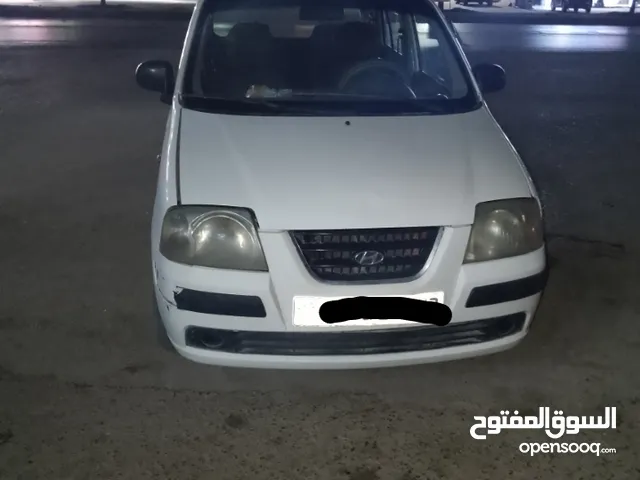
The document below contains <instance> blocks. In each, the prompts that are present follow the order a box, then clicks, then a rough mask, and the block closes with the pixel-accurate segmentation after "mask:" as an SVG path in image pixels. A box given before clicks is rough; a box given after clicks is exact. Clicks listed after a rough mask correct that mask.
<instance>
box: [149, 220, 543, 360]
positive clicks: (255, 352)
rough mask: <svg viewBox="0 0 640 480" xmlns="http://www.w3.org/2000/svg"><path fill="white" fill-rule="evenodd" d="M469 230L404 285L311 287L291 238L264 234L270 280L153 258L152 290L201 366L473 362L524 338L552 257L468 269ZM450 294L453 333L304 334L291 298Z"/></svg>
mask: <svg viewBox="0 0 640 480" xmlns="http://www.w3.org/2000/svg"><path fill="white" fill-rule="evenodd" d="M468 238H469V228H468V227H462V228H446V229H445V231H444V233H443V235H442V239H441V241H440V243H439V245H438V248H437V249H436V251H435V252H434V255H433V258H432V259H431V263H430V265H429V268H427V270H426V271H425V272H424V274H422V275H421V276H419V277H418V278H416V279H414V280H412V281H410V282H406V283H384V284H375V285H336V284H328V283H322V282H319V281H317V280H315V279H313V278H312V277H311V276H310V274H309V272H308V271H307V270H306V268H305V267H304V265H303V263H302V261H301V259H300V256H299V255H298V252H297V251H296V249H295V246H294V245H293V243H292V242H291V240H290V237H289V235H288V234H286V233H261V241H262V244H263V248H264V250H265V255H266V257H267V260H268V263H269V272H267V273H259V272H237V271H224V270H214V269H207V268H199V267H188V266H185V265H179V264H175V263H173V262H169V261H168V260H166V259H165V258H164V257H162V256H161V255H159V253H158V252H154V268H155V276H154V283H155V292H156V299H157V302H158V307H159V311H160V315H161V318H162V321H163V323H164V325H165V328H166V330H167V334H168V336H169V338H170V340H171V342H172V343H173V345H174V347H175V349H176V350H177V351H178V352H179V353H180V354H181V355H182V356H184V357H186V358H188V359H191V360H193V361H196V362H200V363H207V364H213V365H224V366H239V367H259V368H288V369H296V368H306V369H312V368H320V369H347V368H371V367H385V366H400V365H410V364H419V363H430V362H440V361H446V360H453V359H460V358H465V357H473V356H478V355H485V354H489V353H494V352H498V351H501V350H505V349H508V348H511V347H513V346H515V345H516V344H517V343H518V342H520V341H521V340H522V339H523V338H524V336H525V335H526V333H527V331H528V329H529V326H530V323H531V320H532V318H533V315H534V313H535V311H536V309H537V306H538V302H539V299H540V294H541V291H542V290H543V288H544V284H545V282H546V275H545V272H546V261H545V251H544V249H540V250H538V251H536V252H532V253H530V254H527V255H523V256H521V257H515V258H510V259H503V260H497V261H492V262H484V263H479V264H470V265H461V263H462V258H463V256H464V250H465V248H466V242H467V239H468ZM434 291H443V292H444V293H445V303H446V304H447V305H448V306H449V307H450V308H451V310H452V313H453V319H452V322H451V323H450V324H449V325H447V326H446V327H441V328H439V327H432V326H426V327H425V326H423V325H420V326H416V327H409V328H407V327H406V326H404V327H400V326H398V327H393V328H389V327H386V326H384V327H367V328H366V329H363V328H362V327H358V328H354V327H347V326H340V327H336V326H333V327H331V330H330V331H327V328H326V327H325V328H322V327H298V326H294V325H293V321H292V317H293V308H292V305H293V297H294V296H296V295H309V296H319V297H335V296H360V295H413V294H419V293H424V292H434Z"/></svg>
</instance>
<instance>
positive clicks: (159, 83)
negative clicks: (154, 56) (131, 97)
mask: <svg viewBox="0 0 640 480" xmlns="http://www.w3.org/2000/svg"><path fill="white" fill-rule="evenodd" d="M136 82H137V84H138V85H139V86H140V87H142V88H144V89H145V90H149V91H151V92H159V93H160V101H162V102H163V103H167V104H169V105H170V104H171V98H172V97H173V89H174V87H175V79H174V75H173V66H172V65H171V63H169V62H167V61H165V60H148V61H146V62H142V63H141V64H140V65H138V68H136Z"/></svg>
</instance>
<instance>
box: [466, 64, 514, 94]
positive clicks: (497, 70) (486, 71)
mask: <svg viewBox="0 0 640 480" xmlns="http://www.w3.org/2000/svg"><path fill="white" fill-rule="evenodd" d="M473 75H474V77H476V80H477V81H478V83H479V84H480V90H482V93H492V92H498V91H500V90H502V89H503V88H504V87H505V86H506V85H507V74H506V72H505V71H504V68H502V67H501V66H500V65H495V64H489V63H481V64H479V65H476V66H475V67H473Z"/></svg>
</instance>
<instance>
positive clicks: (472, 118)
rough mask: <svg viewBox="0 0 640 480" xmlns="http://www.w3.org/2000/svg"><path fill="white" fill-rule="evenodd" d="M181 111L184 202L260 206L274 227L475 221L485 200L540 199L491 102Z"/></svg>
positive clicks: (262, 220)
mask: <svg viewBox="0 0 640 480" xmlns="http://www.w3.org/2000/svg"><path fill="white" fill-rule="evenodd" d="M180 115H181V120H180V129H179V133H178V134H179V135H180V141H179V151H178V155H179V166H178V168H179V176H178V178H179V182H180V195H181V202H182V203H183V204H198V205H203V204H204V205H225V206H236V207H245V208H250V209H252V210H253V211H254V212H255V214H256V217H257V220H258V223H259V225H260V229H261V230H263V231H268V230H274V231H278V230H294V229H297V230H304V229H346V228H382V227H392V226H432V225H433V226H435V225H439V226H440V225H469V224H471V223H472V222H473V217H474V212H475V206H476V204H477V203H479V202H483V201H488V200H496V199H501V198H510V197H524V196H529V195H531V189H530V179H529V178H528V176H527V174H526V173H525V171H524V170H523V168H522V166H521V163H520V160H519V158H518V156H517V154H516V153H515V151H514V150H513V148H512V146H511V144H510V143H509V141H508V140H507V138H506V137H505V135H504V134H503V133H502V130H501V129H500V128H499V127H498V125H497V124H496V122H495V121H494V119H493V117H492V116H491V114H490V113H489V111H488V110H487V109H486V107H483V108H481V109H478V110H475V111H473V112H470V113H465V114H456V115H435V116H395V117H353V118H339V117H272V116H270V117H265V116H243V115H237V116H235V115H217V114H210V113H202V112H197V111H192V110H186V109H183V110H181V112H180Z"/></svg>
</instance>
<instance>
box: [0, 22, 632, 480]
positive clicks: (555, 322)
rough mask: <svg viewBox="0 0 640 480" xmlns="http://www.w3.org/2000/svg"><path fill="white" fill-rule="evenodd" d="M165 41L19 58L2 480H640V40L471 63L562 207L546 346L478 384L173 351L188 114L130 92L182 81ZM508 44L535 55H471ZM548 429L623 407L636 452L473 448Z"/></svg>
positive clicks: (12, 75) (9, 148)
mask: <svg viewBox="0 0 640 480" xmlns="http://www.w3.org/2000/svg"><path fill="white" fill-rule="evenodd" d="M487 27H489V26H486V25H483V26H478V28H485V29H486V28H487ZM157 28H158V31H157V37H158V45H161V47H160V48H158V49H152V48H149V46H150V42H147V41H145V42H142V44H143V46H139V45H138V44H136V43H135V42H132V43H131V44H129V46H128V48H124V47H125V46H124V45H116V46H114V44H113V43H111V42H110V40H109V39H113V38H121V36H122V35H125V36H126V29H123V28H120V29H118V28H115V27H110V28H106V27H105V28H104V30H103V35H104V39H105V41H104V42H103V43H100V42H95V43H92V44H91V48H89V47H86V46H83V44H82V42H81V41H80V40H77V39H76V40H75V41H71V42H68V44H65V45H58V46H56V45H52V44H47V42H46V41H45V42H42V45H43V46H46V45H49V47H48V48H39V47H33V48H18V47H16V46H15V45H13V46H11V45H10V46H9V47H10V48H5V49H3V50H2V55H1V56H0V87H1V88H0V96H1V97H0V158H1V161H0V258H1V263H0V265H1V267H2V275H0V478H1V479H3V480H4V479H7V480H9V479H40V478H42V479H47V480H62V479H79V480H86V479H89V478H90V479H116V478H122V479H144V478H154V479H158V478H167V479H181V480H183V479H185V480H186V479H198V480H200V479H215V480H227V479H229V480H231V479H234V480H237V479H245V478H251V479H255V480H262V479H265V480H267V479H268V480H273V479H322V480H324V479H327V480H328V479H332V480H336V479H337V480H341V479H349V480H436V479H438V480H440V479H447V480H468V479H470V478H473V479H504V478H512V479H522V480H533V479H543V480H546V479H550V480H551V479H560V478H567V479H569V478H571V479H579V478H581V479H585V480H586V479H598V480H600V479H603V478H605V479H613V480H627V479H629V480H637V479H638V478H639V477H640V470H639V467H640V462H638V459H637V454H636V451H637V450H638V447H640V436H639V435H638V433H640V383H639V382H638V380H637V378H638V375H637V366H638V365H639V358H640V334H639V329H638V327H637V323H636V322H638V321H639V320H640V299H639V298H638V294H637V292H638V284H639V282H640V252H639V249H638V245H639V243H638V239H639V238H640V215H638V209H639V208H640V196H639V195H638V179H639V178H640V163H639V162H638V152H640V137H639V136H638V125H639V124H638V111H637V107H635V106H634V105H639V104H640V91H639V89H638V88H637V79H638V78H640V66H639V65H638V63H637V62H636V61H635V60H636V59H637V51H636V49H635V48H634V47H632V46H629V45H630V43H629V42H632V43H633V41H632V40H628V39H626V40H624V39H621V40H620V42H622V43H621V44H624V42H627V43H626V44H624V45H626V46H622V47H620V48H617V49H610V51H607V52H601V51H598V50H597V49H595V48H594V49H592V50H588V49H586V50H585V49H582V51H575V50H576V49H572V48H564V49H563V48H559V49H555V50H553V49H552V50H548V49H544V48H539V47H535V43H536V42H535V41H533V40H531V41H530V40H527V39H528V38H529V39H531V38H533V37H532V36H534V37H535V36H536V35H543V34H542V33H540V32H538V33H535V32H534V33H531V32H529V33H527V30H526V28H525V29H524V30H519V29H518V27H510V28H512V29H515V30H500V28H502V27H498V26H496V27H494V28H492V29H491V30H490V31H491V32H492V33H489V30H477V31H475V33H474V31H468V30H467V31H461V33H462V34H463V37H464V38H465V40H467V41H468V43H469V52H470V55H471V58H472V59H473V60H477V61H479V60H493V61H495V62H498V63H501V64H502V65H504V66H505V68H506V69H507V71H508V74H509V85H508V88H507V89H506V90H505V91H504V92H501V93H499V94H496V95H494V96H492V97H489V99H488V101H489V103H490V106H491V107H492V109H493V111H494V113H495V115H496V117H497V118H498V120H499V121H500V122H501V124H502V125H503V126H504V128H505V130H506V131H507V133H508V134H509V135H510V136H511V138H512V140H513V141H514V143H515V145H516V147H517V148H518V149H519V150H520V152H521V153H522V155H523V157H524V159H525V161H526V163H527V164H528V166H529V168H530V169H531V172H532V174H533V176H534V179H535V181H536V182H537V184H538V187H539V189H540V191H541V193H542V195H543V199H544V203H545V207H546V214H547V224H548V225H547V227H548V233H549V235H550V239H551V241H550V252H551V255H552V260H553V269H552V275H551V279H550V283H549V287H548V289H547V293H546V294H545V297H544V300H543V303H542V306H541V308H540V311H539V314H538V316H537V320H536V324H535V327H534V329H533V331H532V333H531V335H530V336H529V337H528V338H527V340H526V341H525V342H524V343H523V344H521V345H520V346H519V347H517V348H516V349H514V350H511V351H509V352H506V353H503V354H499V355H495V356H491V357H485V358H481V359H476V360H470V361H460V362H452V363H446V364H440V365H430V366H421V367H412V368H402V369H387V370H378V371H359V372H314V373H306V372H283V371H247V370H234V369H222V368H210V367H203V366H199V365H195V364H191V363H189V362H187V361H185V360H182V359H181V358H178V357H176V356H172V355H170V354H165V353H163V352H161V351H159V350H158V348H157V347H156V345H155V344H154V338H153V336H152V334H151V333H150V331H151V329H150V315H151V311H150V295H151V287H150V278H149V277H150V272H149V249H148V236H149V233H148V230H149V220H150V210H151V205H152V201H153V193H154V185H155V179H156V174H157V164H156V162H155V155H156V154H157V153H158V151H159V149H160V144H161V141H162V133H163V127H164V121H165V118H166V113H167V110H166V107H164V106H163V105H162V104H160V103H159V102H158V101H157V100H156V99H155V97H154V96H153V95H152V94H149V93H145V92H142V91H139V90H138V89H137V88H136V86H135V84H134V82H133V70H134V68H135V66H136V64H137V62H139V61H140V60H143V59H148V58H156V57H160V58H163V57H164V58H169V59H176V58H177V55H178V53H179V52H178V50H177V48H176V47H178V46H179V45H170V44H169V43H168V42H165V41H163V40H162V39H166V38H169V37H170V32H164V31H163V29H162V28H164V27H162V28H161V27H157ZM167 28H168V27H167ZM469 28H471V27H469ZM523 28H524V27H523ZM507 32H509V35H511V37H510V38H512V39H515V40H512V42H511V44H512V45H515V46H513V47H511V48H509V49H501V48H493V47H491V46H489V47H486V48H477V49H475V50H474V48H473V46H474V38H476V39H479V38H487V35H488V36H491V35H493V36H494V37H495V36H501V35H505V34H506V33H507ZM514 32H515V33H514ZM634 33H635V32H634ZM624 35H626V34H624ZM630 35H631V34H630ZM569 36H571V35H569ZM633 38H635V37H633ZM623 40H624V41H623ZM567 41H568V42H569V44H571V39H569V40H567ZM74 42H75V43H74ZM573 42H574V43H575V42H580V37H579V36H578V35H576V36H575V38H573ZM475 43H476V44H477V45H479V44H481V43H482V42H481V41H480V40H478V41H477V42H475ZM565 43H566V42H565ZM18 44H19V42H18ZM66 47H74V48H66ZM461 134H463V132H461ZM539 406H549V407H551V408H552V409H562V410H563V411H564V412H565V413H567V414H575V415H601V414H602V413H603V411H604V408H605V407H606V406H616V407H617V408H618V419H619V421H618V425H619V428H618V430H617V431H611V430H607V431H588V430H586V431H583V432H581V433H580V434H578V435H577V436H576V437H575V438H567V437H565V439H563V441H576V442H598V443H601V444H602V447H603V448H605V447H606V448H610V447H613V448H616V449H617V453H616V454H614V455H603V456H600V457H596V456H594V455H584V454H573V455H571V454H566V455H542V454H540V455H537V456H535V457H529V456H526V455H523V454H522V453H520V452H519V451H518V445H519V444H520V443H521V442H525V441H539V442H545V441H549V439H548V438H547V437H546V435H545V434H544V433H543V432H537V431H533V432H531V431H530V432H527V431H511V432H506V433H502V434H500V435H497V436H493V437H489V438H488V439H487V440H484V441H478V440H473V439H472V438H471V437H470V435H469V428H470V427H471V425H473V423H474V421H473V416H474V415H491V414H496V413H497V412H498V411H500V410H503V409H509V410H514V409H518V410H519V411H521V412H527V411H533V410H535V409H537V408H538V407H539Z"/></svg>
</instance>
